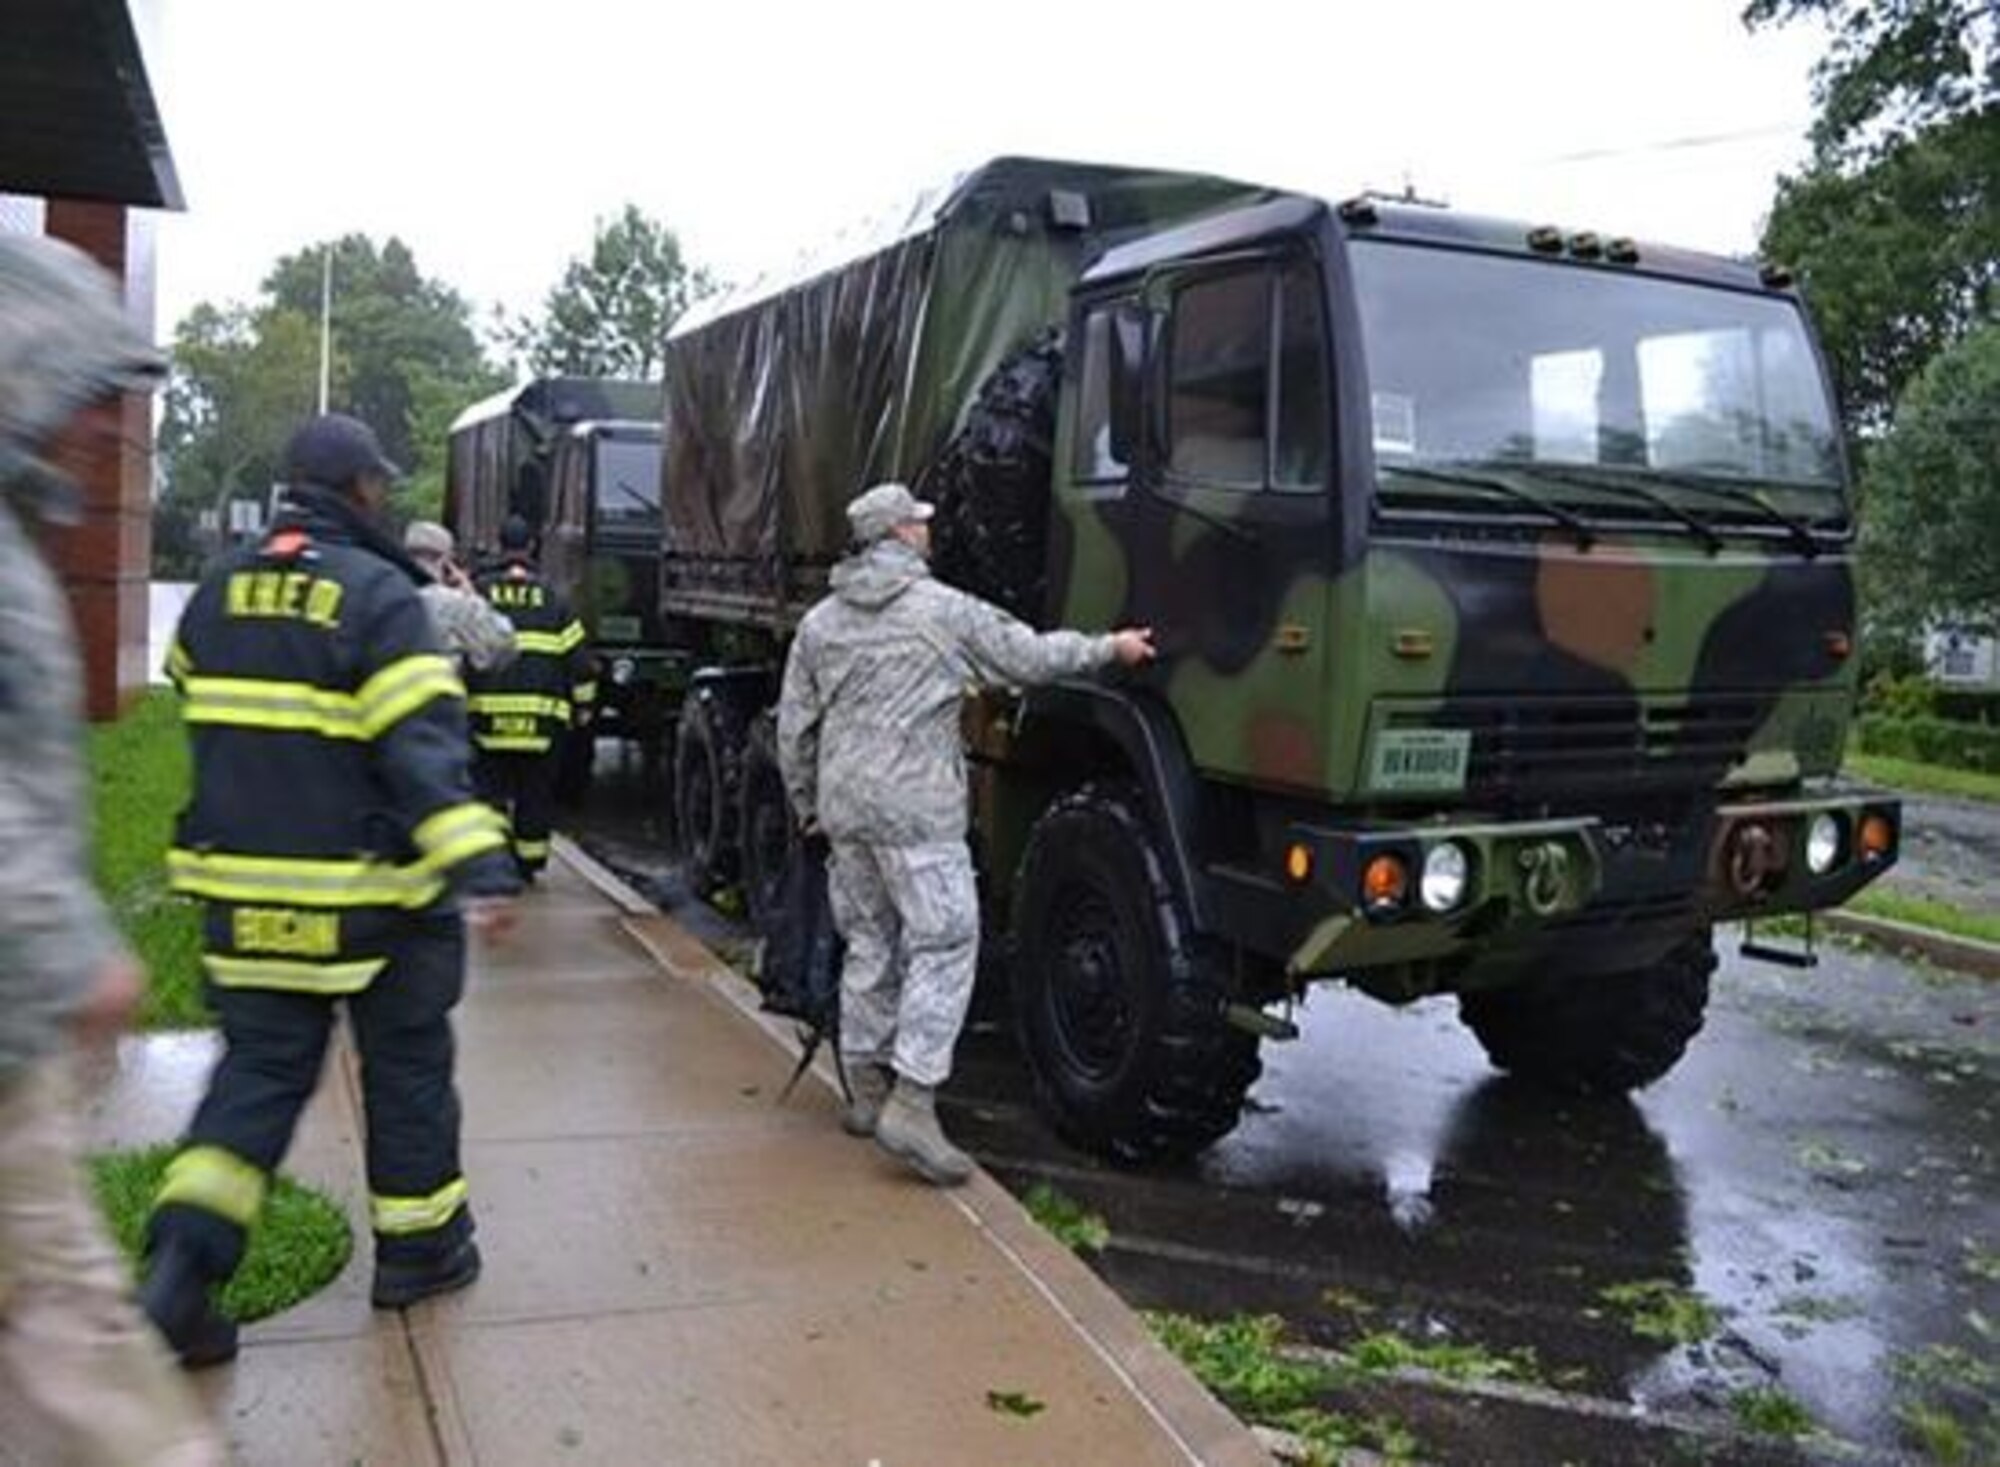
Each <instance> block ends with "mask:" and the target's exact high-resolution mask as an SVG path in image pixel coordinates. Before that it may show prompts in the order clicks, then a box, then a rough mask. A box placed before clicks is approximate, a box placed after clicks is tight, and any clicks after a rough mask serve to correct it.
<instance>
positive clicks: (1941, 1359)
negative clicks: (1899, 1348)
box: [1892, 1318, 2000, 1467]
mask: <svg viewBox="0 0 2000 1467" xmlns="http://www.w3.org/2000/svg"><path fill="white" fill-rule="evenodd" d="M1974 1323H1975V1325H1977V1324H1981V1323H1984V1321H1982V1320H1979V1319H1977V1318H1975V1320H1974ZM1988 1328H1989V1329H1990V1326H1988ZM1982 1333H1984V1331H1982ZM1990 1354H1991V1352H1990V1351H1989V1352H1988V1354H1987V1355H1985V1356H1982V1355H1975V1354H1973V1353H1972V1352H1971V1351H1970V1350H1966V1349H1962V1348H1960V1347H1959V1346H1956V1345H1932V1346H1930V1347H1929V1348H1928V1349H1925V1350H1921V1351H1918V1352H1916V1353H1914V1354H1908V1355H1901V1356H1898V1357H1897V1358H1896V1360H1895V1362H1894V1365H1893V1369H1892V1374H1893V1375H1894V1377H1895V1381H1896V1386H1897V1392H1898V1395H1899V1397H1900V1399H1899V1401H1898V1403H1897V1406H1896V1419H1897V1420H1898V1421H1899V1422H1900V1423H1901V1424H1902V1427H1903V1430H1904V1433H1905V1435H1906V1436H1907V1437H1908V1438H1909V1441H1910V1443H1911V1445H1913V1446H1915V1447H1917V1448H1919V1449H1920V1450H1921V1451H1923V1452H1924V1454H1925V1455H1926V1456H1928V1457H1929V1458H1930V1460H1931V1461H1933V1462H1936V1463H1939V1464H1941V1467H1973V1464H1975V1463H1979V1464H1984V1463H1991V1462H2000V1358H1988V1357H1989V1356H1990Z"/></svg>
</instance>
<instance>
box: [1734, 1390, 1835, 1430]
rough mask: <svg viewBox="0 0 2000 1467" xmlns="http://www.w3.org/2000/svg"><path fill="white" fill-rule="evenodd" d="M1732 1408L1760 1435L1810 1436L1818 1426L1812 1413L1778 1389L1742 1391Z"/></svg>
mask: <svg viewBox="0 0 2000 1467" xmlns="http://www.w3.org/2000/svg"><path fill="white" fill-rule="evenodd" d="M1729 1405H1730V1409H1731V1410H1733V1411H1734V1412H1735V1413H1736V1419H1737V1420H1738V1421H1739V1422H1741V1423H1742V1424H1743V1425H1744V1427H1745V1428H1747V1429H1748V1430H1750V1431H1754V1432H1756V1433H1757V1434H1758V1435H1759V1436H1781V1437H1800V1436H1809V1435H1810V1434H1811V1433H1812V1432H1813V1430H1814V1429H1815V1427H1816V1425H1817V1423H1815V1422H1814V1420H1813V1418H1812V1412H1810V1411H1808V1410H1806V1408H1805V1407H1804V1406H1801V1405H1800V1404H1799V1403H1798V1402H1797V1401H1796V1400H1794V1399H1793V1398H1792V1397H1791V1396H1789V1395H1787V1394H1786V1393H1785V1392H1783V1391H1781V1390H1779V1389H1778V1388H1777V1387H1775V1386H1752V1387H1750V1388H1749V1389H1748V1390H1741V1391H1738V1392H1737V1393H1736V1394H1735V1395H1734V1396H1732V1397H1730V1399H1729Z"/></svg>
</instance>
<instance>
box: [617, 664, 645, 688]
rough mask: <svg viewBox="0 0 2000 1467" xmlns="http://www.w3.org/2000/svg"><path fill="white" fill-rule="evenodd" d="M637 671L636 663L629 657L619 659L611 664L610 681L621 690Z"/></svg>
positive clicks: (637, 665)
mask: <svg viewBox="0 0 2000 1467" xmlns="http://www.w3.org/2000/svg"><path fill="white" fill-rule="evenodd" d="M638 670H639V664H638V663H636V662H634V661H633V660H632V659H631V658H629V657H620V658H619V659H618V660H617V661H615V662H613V663H612V664H611V681H612V682H614V683H616V684H617V685H618V686H619V687H621V688H622V687H624V686H625V684H627V683H629V682H631V681H632V674H633V673H635V672H637V671H638Z"/></svg>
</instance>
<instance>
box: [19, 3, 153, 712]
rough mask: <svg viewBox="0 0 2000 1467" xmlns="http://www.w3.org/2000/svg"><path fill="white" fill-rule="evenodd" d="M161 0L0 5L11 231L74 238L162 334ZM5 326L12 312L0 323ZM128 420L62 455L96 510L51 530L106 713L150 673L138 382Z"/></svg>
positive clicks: (144, 410)
mask: <svg viewBox="0 0 2000 1467" xmlns="http://www.w3.org/2000/svg"><path fill="white" fill-rule="evenodd" d="M151 9H152V6H151V0H131V5H130V7H129V8H128V5H127V0H7V3H6V4H5V6H4V7H0V230H9V231H16V232H22V231H25V232H29V233H39V234H47V235H51V236H54V237H56V238H59V239H65V240H68V241H69V242H71V243H72V244H75V245H77V246H78V247H80V248H81V249H83V250H84V251H86V252H87V253H88V254H90V255H92V256H93V257H95V258H96V259H97V260H99V261H100V262H102V263H103V264H104V266H105V267H106V268H107V269H109V270H110V271H111V272H112V273H113V274H114V275H116V276H117V277H118V278H119V279H120V280H122V281H123V282H124V285H125V302H126V306H127V308H128V309H129V310H130V311H131V313H132V316H133V319H134V320H135V321H136V322H137V323H138V324H139V326H140V328H141V329H142V330H143V331H144V332H145V333H146V334H147V335H148V336H152V335H153V334H154V332H155V311H154V251H153V236H154V230H153V215H152V211H154V210H158V209H179V208H181V207H182V200H181V190H180V180H179V178H178V177H177V175H176V173H175V170H174V160H173V154H172V152H171V151H170V150H169V148H168V146H167V137H166V131H165V129H164V127H163V126H162V125H161V122H160V114H159V108H158V107H157V106H156V105H155V102H154V98H153V92H152V87H151V84H150V83H149V82H148V80H147V77H146V66H145V59H144V57H143V55H142V54H141V52H140V48H139V39H138V34H137V31H136V30H135V25H134V23H135V20H136V21H137V22H139V23H140V24H144V23H146V22H148V21H149V20H150V19H151ZM5 329H6V323H5V322H0V330H5ZM98 411H100V412H102V413H105V414H108V415H110V416H112V417H115V418H116V419H117V420H118V421H117V423H116V429H117V431H116V432H90V433H79V434H78V435H77V439H78V443H79V445H82V444H90V445H95V446H94V447H89V448H84V447H77V448H73V449H71V450H69V451H68V452H66V453H65V454H64V455H63V461H64V463H65V464H66V466H67V467H68V468H69V469H70V470H71V471H72V472H73V473H74V475H75V477H76V479H77V482H78V483H79V484H81V485H82V487H83V491H84V504H85V508H84V517H83V522H82V523H81V524H80V525H78V526H76V527H75V528H73V529H60V530H53V531H51V532H50V541H49V543H50V548H51V550H52V552H53V554H54V558H55V560H56V564H57V565H58V567H59V568H60V570H61V572H62V576H63V580H64V582H65V583H66V584H67V585H68V587H69V590H70V597H71V600H72V602H73V603H74V605H75V608H76V619H77V626H78V630H79V631H80V632H81V634H82V637H83V641H84V647H85V651H86V656H87V660H88V689H89V700H90V715H91V717H93V718H108V717H111V716H112V715H114V714H115V713H116V712H117V711H118V710H119V708H120V707H121V706H122V705H123V704H124V703H126V702H128V701H129V700H130V699H131V698H132V697H133V696H135V695H136V694H137V693H138V692H139V691H140V690H141V689H142V688H143V687H144V686H145V682H146V673H147V667H146V630H147V629H146V583H147V574H148V567H149V564H150V561H151V559H152V490H153V453H152V440H153V407H152V400H151V399H150V398H149V397H144V396H139V395H128V396H127V397H126V398H125V399H124V400H123V401H121V402H119V403H117V404H115V405H112V406H108V407H105V408H101V409H98Z"/></svg>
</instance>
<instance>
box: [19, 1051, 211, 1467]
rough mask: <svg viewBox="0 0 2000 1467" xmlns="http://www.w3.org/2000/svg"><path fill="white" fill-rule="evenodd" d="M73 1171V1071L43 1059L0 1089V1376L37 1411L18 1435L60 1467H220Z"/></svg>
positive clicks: (203, 1423) (204, 1425)
mask: <svg viewBox="0 0 2000 1467" xmlns="http://www.w3.org/2000/svg"><path fill="white" fill-rule="evenodd" d="M80 1166H81V1160H80V1156H79V1151H78V1136H77V1125H76V1120H75V1116H74V1113H73V1110H72V1107H71V1103H70V1097H69V1077H68V1064H67V1063H66V1062H65V1061H63V1060H42V1061H38V1062H37V1063H35V1064H33V1065H30V1066H28V1067H27V1068H26V1069H25V1070H23V1071H21V1072H19V1073H17V1074H16V1075H15V1076H14V1077H13V1078H12V1079H10V1080H8V1081H6V1082H5V1083H4V1085H0V1368H4V1371H5V1374H6V1375H7V1377H8V1379H9V1383H10V1384H11V1385H12V1386H13V1387H14V1389H15V1391H16V1392H18V1394H19V1395H20V1396H21V1397H22V1398H24V1399H25V1401H26V1402H27V1404H29V1405H30V1406H32V1407H33V1408H34V1409H35V1411H36V1415H37V1418H38V1419H37V1421H36V1422H35V1423H33V1424H32V1425H30V1426H28V1428H27V1432H28V1433H29V1434H41V1433H44V1432H46V1433H51V1434H52V1435H53V1440H52V1441H51V1442H50V1443H49V1445H48V1447H47V1448H46V1450H47V1451H48V1452H49V1453H50V1454H51V1455H53V1456H54V1458H55V1459H56V1460H58V1461H63V1462H77V1463H88V1464H93V1467H99V1464H101V1467H113V1464H120V1467H123V1464H148V1467H166V1464H169V1463H171V1464H174V1467H207V1464H218V1467H219V1464H220V1463H221V1462H222V1461H223V1454H222V1448H221V1446H220V1444H219V1443H218V1441H217V1440H216V1438H215V1436H214V1434H213V1432H212V1429H211V1428H210V1426H209V1424H208V1422H207V1420H206V1418H205V1417H204V1416H203V1414H202V1411H201V1408H200V1407H199V1406H198V1405H197V1404H196V1402H195V1398H194V1396H193V1394H192V1392H191V1391H190V1390H189V1388H188V1384H187V1382H186V1380H185V1379H184V1378H183V1377H182V1375H181V1372H180V1368H179V1367H178V1366H177V1365H175V1364H174V1362H173V1360H172V1358H171V1357H170V1356H169V1355H168V1353H167V1349H166V1346H165V1345H163V1344H162V1343H161V1342H160V1341H159V1339H158V1338H156V1337H155V1336H154V1334H153V1332H152V1330H151V1329H150V1328H149V1327H148V1326H147V1324H146V1322H145V1320H144V1318H143V1317H141V1315H140V1313H139V1310H138V1308H137V1306H136V1305H134V1304H133V1302H132V1300H131V1297H130V1295H131V1286H132V1275H131V1271H130V1269H129V1268H128V1267H127V1266H126V1263H125V1261H124V1259H122V1258H120V1257H119V1255H118V1251H117V1250H116V1249H115V1248H114V1247H113V1246H112V1245H111V1243H110V1241H109V1240H108V1239H107V1238H106V1237H105V1235H104V1224H103V1222H102V1221H101V1220H100V1218H99V1217H98V1213H97V1209H96V1208H95V1207H94V1206H92V1205H91V1201H90V1198H89V1196H88V1195H87V1194H86V1192H85V1190H84V1186H83V1179H82V1175H81V1172H80V1170H79V1168H80ZM0 1434H4V1435H6V1436H7V1437H9V1438H14V1437H15V1436H16V1435H17V1428H16V1424H13V1423H7V1422H4V1421H0ZM23 1460H27V1459H23ZM35 1460H41V1458H40V1457H39V1456H38V1457H36V1458H35Z"/></svg>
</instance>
